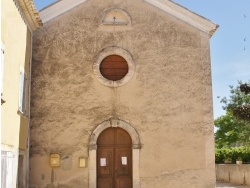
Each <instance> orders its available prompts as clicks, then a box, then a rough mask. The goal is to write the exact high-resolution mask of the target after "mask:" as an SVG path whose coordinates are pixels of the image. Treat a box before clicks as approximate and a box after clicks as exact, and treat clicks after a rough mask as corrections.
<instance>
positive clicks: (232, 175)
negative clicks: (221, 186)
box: [216, 164, 250, 185]
mask: <svg viewBox="0 0 250 188" xmlns="http://www.w3.org/2000/svg"><path fill="white" fill-rule="evenodd" d="M216 179H217V180H222V181H225V182H232V183H237V184H241V185H250V165H249V164H243V165H237V164H217V165H216Z"/></svg>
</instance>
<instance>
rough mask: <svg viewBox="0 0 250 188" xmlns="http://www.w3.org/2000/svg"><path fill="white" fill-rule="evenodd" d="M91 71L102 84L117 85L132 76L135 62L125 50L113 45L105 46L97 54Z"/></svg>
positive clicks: (125, 81) (120, 84)
mask: <svg viewBox="0 0 250 188" xmlns="http://www.w3.org/2000/svg"><path fill="white" fill-rule="evenodd" d="M93 72H94V75H95V76H96V78H97V79H98V80H99V81H100V82H101V83H102V84H104V85H106V86H109V87H119V86H123V85H124V84H126V83H128V81H129V80H130V79H131V78H132V77H133V74H134V72H135V62H134V60H133V58H132V56H131V54H130V53H129V52H128V51H127V50H125V49H122V48H119V47H115V46H113V47H107V48H104V49H103V50H102V51H100V52H99V54H98V55H97V57H96V60H95V62H94V64H93Z"/></svg>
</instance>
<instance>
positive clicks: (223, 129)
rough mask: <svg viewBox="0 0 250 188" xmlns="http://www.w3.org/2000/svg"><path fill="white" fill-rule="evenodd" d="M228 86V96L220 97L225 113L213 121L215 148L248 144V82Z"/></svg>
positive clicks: (249, 109) (249, 137)
mask: <svg viewBox="0 0 250 188" xmlns="http://www.w3.org/2000/svg"><path fill="white" fill-rule="evenodd" d="M229 87H230V93H231V95H230V97H229V98H226V97H224V98H222V99H221V102H222V103H223V104H224V106H223V108H224V109H225V110H226V115H224V116H221V117H219V118H217V119H216V120H215V122H214V124H215V126H216V127H217V128H218V130H217V132H216V133H215V143H216V147H217V148H223V147H232V146H237V145H248V144H249V145H250V108H249V107H250V90H249V89H250V83H246V84H242V83H241V82H239V84H238V86H236V87H234V86H229Z"/></svg>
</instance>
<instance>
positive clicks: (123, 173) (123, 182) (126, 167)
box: [97, 127, 132, 188]
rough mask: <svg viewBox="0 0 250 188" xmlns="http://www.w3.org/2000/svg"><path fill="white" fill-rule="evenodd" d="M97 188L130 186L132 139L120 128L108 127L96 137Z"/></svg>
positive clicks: (129, 187)
mask: <svg viewBox="0 0 250 188" xmlns="http://www.w3.org/2000/svg"><path fill="white" fill-rule="evenodd" d="M97 188H132V140H131V137H130V135H129V134H128V133H127V132H126V131H125V130H123V129H121V128H113V127H112V128H108V129H106V130H104V131H103V132H102V133H101V134H100V135H99V137H98V140H97Z"/></svg>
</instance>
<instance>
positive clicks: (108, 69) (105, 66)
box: [100, 55, 128, 81]
mask: <svg viewBox="0 0 250 188" xmlns="http://www.w3.org/2000/svg"><path fill="white" fill-rule="evenodd" d="M100 72H101V74H102V76H103V77H104V78H106V79H108V80H112V81H117V80H121V79H122V78H124V77H125V76H126V75H127V73H128V64H127V61H126V60H125V59H124V58H123V57H121V56H119V55H109V56H107V57H106V58H104V59H103V60H102V62H101V64H100Z"/></svg>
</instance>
